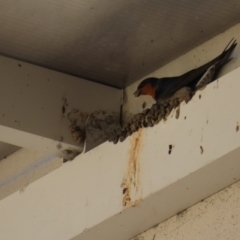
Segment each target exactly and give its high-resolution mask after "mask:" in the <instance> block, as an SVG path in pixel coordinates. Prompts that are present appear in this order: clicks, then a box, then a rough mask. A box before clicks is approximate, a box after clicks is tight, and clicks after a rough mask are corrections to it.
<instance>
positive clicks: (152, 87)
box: [134, 77, 158, 99]
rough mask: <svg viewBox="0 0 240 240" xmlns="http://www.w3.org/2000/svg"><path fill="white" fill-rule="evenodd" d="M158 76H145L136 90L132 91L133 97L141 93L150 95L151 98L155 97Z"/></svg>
mask: <svg viewBox="0 0 240 240" xmlns="http://www.w3.org/2000/svg"><path fill="white" fill-rule="evenodd" d="M157 82H158V78H154V77H151V78H146V79H144V80H143V81H142V82H141V83H140V84H139V85H138V88H137V90H136V91H135V92H134V96H135V97H139V96H141V95H149V96H152V97H153V99H156V87H157Z"/></svg>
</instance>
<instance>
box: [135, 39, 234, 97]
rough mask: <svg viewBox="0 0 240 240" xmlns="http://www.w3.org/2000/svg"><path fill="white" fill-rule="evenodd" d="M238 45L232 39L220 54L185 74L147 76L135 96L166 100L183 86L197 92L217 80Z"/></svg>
mask: <svg viewBox="0 0 240 240" xmlns="http://www.w3.org/2000/svg"><path fill="white" fill-rule="evenodd" d="M236 45H237V42H236V40H235V39H232V40H231V41H230V42H229V43H228V45H227V46H226V48H225V49H224V50H223V52H222V53H221V54H220V55H219V56H217V57H216V58H214V59H213V60H212V61H210V62H208V63H206V64H204V65H202V66H200V67H198V68H196V69H192V70H190V71H188V72H186V73H184V74H183V75H180V76H176V77H164V78H155V77H150V78H146V79H144V80H143V81H142V82H141V83H140V84H139V85H138V88H137V90H136V91H135V92H134V96H135V97H139V96H141V95H149V96H151V97H152V98H153V99H154V100H155V101H162V100H163V101H164V100H167V99H169V98H171V97H172V96H173V95H174V94H175V93H177V92H178V91H180V90H181V89H183V88H186V89H188V90H190V91H192V92H195V91H197V90H199V89H201V88H203V87H204V86H206V85H207V84H209V83H210V82H212V81H214V80H216V78H217V76H218V74H219V72H220V70H221V68H222V67H223V66H224V65H225V64H226V63H228V62H229V61H230V60H231V59H232V58H230V55H231V54H232V52H233V50H234V49H235V47H236Z"/></svg>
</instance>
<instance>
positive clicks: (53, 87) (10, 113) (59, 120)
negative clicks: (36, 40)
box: [0, 56, 121, 158]
mask: <svg viewBox="0 0 240 240" xmlns="http://www.w3.org/2000/svg"><path fill="white" fill-rule="evenodd" d="M0 72H1V82H0V109H1V110H0V132H1V134H0V141H3V142H6V143H10V144H13V145H16V146H20V147H24V148H29V149H32V150H36V151H41V152H46V153H50V154H53V155H57V156H59V157H64V158H69V157H68V154H64V153H65V152H66V151H65V150H72V151H74V152H75V151H76V152H77V153H81V152H82V150H83V144H80V145H78V144H77V143H76V142H74V141H73V139H72V136H71V134H70V131H69V125H70V122H69V120H68V119H67V117H66V115H67V113H68V112H69V111H70V110H72V109H73V108H74V109H79V110H80V111H81V112H86V113H92V112H94V111H99V110H104V111H114V112H117V113H119V109H120V95H121V92H120V90H118V89H114V88H111V87H108V86H104V85H100V84H97V83H93V82H89V81H86V80H84V79H80V78H77V77H73V76H69V75H66V74H62V73H59V72H56V71H52V70H49V69H45V68H41V67H38V66H35V65H32V64H28V63H25V62H21V61H17V60H13V59H10V58H7V57H3V56H0ZM87 148H88V150H89V149H91V148H92V146H91V142H88V143H87ZM70 155H71V154H70Z"/></svg>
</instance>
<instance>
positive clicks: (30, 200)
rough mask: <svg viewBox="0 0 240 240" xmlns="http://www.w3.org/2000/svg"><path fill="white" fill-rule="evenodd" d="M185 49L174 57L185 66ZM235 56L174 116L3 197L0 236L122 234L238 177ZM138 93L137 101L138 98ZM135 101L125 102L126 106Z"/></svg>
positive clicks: (83, 239)
mask: <svg viewBox="0 0 240 240" xmlns="http://www.w3.org/2000/svg"><path fill="white" fill-rule="evenodd" d="M239 28H240V25H237V26H236V27H234V28H232V29H230V30H229V31H228V32H226V33H224V34H222V35H220V36H218V37H217V38H215V39H212V40H211V41H209V42H208V43H206V45H204V46H205V47H206V46H208V47H209V48H208V49H210V50H211V49H213V46H214V44H215V41H218V43H219V44H220V43H221V46H218V45H217V46H216V47H217V48H218V50H219V51H220V52H221V51H222V49H223V48H224V46H225V40H226V43H227V42H228V40H229V39H230V38H232V37H236V38H237V40H238V41H239V40H240V35H239V34H240V31H239ZM221 39H222V41H220V40H221ZM224 39H225V40H224ZM223 40H224V41H223ZM210 43H211V44H210ZM204 46H200V47H199V48H198V50H195V52H196V53H200V52H202V49H206V48H205V47H204ZM238 49H239V48H238ZM238 49H237V50H236V52H235V53H237V52H238ZM210 50H209V53H210ZM219 51H217V54H218V53H219ZM191 54H192V52H190V53H189V55H191ZM189 55H185V56H183V57H182V58H180V60H181V61H180V62H179V63H178V64H179V65H181V64H183V65H185V64H186V67H187V66H188V65H187V64H188V63H191V61H189V60H188V61H187V59H188V57H189ZM205 55H206V56H207V55H208V54H206V53H204V54H203V55H200V56H205ZM215 56H216V54H215V55H214V56H211V57H215ZM178 61H179V59H177V60H176V62H175V63H174V62H173V63H170V64H172V66H176V65H177V62H178ZM206 61H207V59H206ZM237 62H238V63H239V58H238V59H235V60H234V61H232V62H231V63H229V65H228V66H226V68H225V69H227V68H231V67H233V69H231V71H229V73H228V74H225V75H224V76H222V77H221V78H220V79H219V80H218V81H215V82H213V83H212V84H210V85H209V86H208V87H207V88H206V89H204V90H203V91H201V92H199V93H198V94H196V95H195V96H194V98H193V99H192V100H191V101H190V102H189V103H188V104H187V105H186V104H182V105H181V111H180V117H179V119H178V120H176V119H175V118H174V117H171V115H170V117H169V118H168V120H167V121H166V122H161V123H160V124H158V125H157V126H155V127H153V128H147V129H143V130H141V131H139V132H138V133H135V134H133V136H131V137H129V138H127V139H126V140H125V141H124V142H123V143H118V144H117V145H113V144H111V143H107V142H106V143H104V144H102V145H100V146H98V147H97V148H95V149H93V150H92V151H89V152H87V153H86V154H84V155H80V156H78V157H77V158H76V160H75V161H73V162H70V163H68V164H65V165H64V167H61V168H58V169H56V170H55V171H53V172H52V173H51V174H48V175H46V176H45V177H43V178H41V179H39V180H37V181H35V182H34V183H32V184H30V185H28V186H27V187H26V189H25V191H24V192H23V193H22V194H19V193H14V194H12V195H11V196H9V197H7V198H5V199H3V200H2V201H1V202H0V212H1V216H2V217H0V226H1V231H0V239H7V240H8V239H16V238H18V239H25V240H28V239H29V240H30V239H31V240H32V239H35V240H38V239H46V240H48V239H49V240H52V239H60V240H66V239H74V240H92V239H104V240H112V239H114V240H126V239H130V238H132V237H134V236H135V235H137V234H138V233H141V232H143V231H144V230H146V229H148V228H150V227H152V226H154V225H155V224H158V223H160V222H161V221H163V220H165V219H167V218H169V217H170V216H173V215H174V214H176V213H178V212H179V211H182V210H184V209H185V208H187V207H189V206H191V205H193V204H195V203H196V202H198V201H200V200H201V199H203V198H206V197H208V196H209V195H211V194H213V193H215V192H217V191H219V190H220V189H222V188H224V187H226V186H228V185H230V184H231V183H233V182H235V181H237V180H239V179H240V171H239V169H240V161H239V154H240V126H239V123H240V111H239V106H238V103H239V102H240V94H239V89H240V81H239V78H240V67H238V68H236V69H234V68H235V67H237V66H236V63H237ZM175 64H176V65H175ZM200 64H201V63H200ZM238 66H240V64H238ZM189 68H191V66H190V67H189ZM169 69H170V66H169ZM187 70H189V69H187ZM133 87H134V86H131V87H130V88H133ZM130 88H129V92H131V91H132V90H133V89H130ZM200 95H201V97H200ZM138 101H139V106H140V105H141V103H142V101H143V100H141V101H140V100H138ZM131 106H132V108H131ZM136 107H137V105H136V104H135V103H134V102H133V104H132V105H131V104H129V105H128V108H129V109H130V110H131V109H132V111H134V110H133V108H136ZM138 110H140V107H139V109H138ZM170 144H171V145H173V149H172V152H171V154H169V145H170ZM12 229H14V231H12Z"/></svg>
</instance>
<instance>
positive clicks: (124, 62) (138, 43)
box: [0, 0, 240, 88]
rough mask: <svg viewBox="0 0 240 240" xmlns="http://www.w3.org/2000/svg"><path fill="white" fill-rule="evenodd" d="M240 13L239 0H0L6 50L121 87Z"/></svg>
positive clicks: (0, 37)
mask: <svg viewBox="0 0 240 240" xmlns="http://www.w3.org/2000/svg"><path fill="white" fill-rule="evenodd" d="M239 13H240V1H239V0H229V1H226V0H198V1H192V0H114V1H112V0H101V1H99V0H34V1H32V0H0V22H1V34H0V54H2V55H6V56H11V57H13V58H17V59H20V60H24V61H27V62H30V63H34V64H37V65H41V66H43V67H47V68H50V69H55V70H57V71H61V72H65V73H69V74H72V75H76V76H81V77H84V78H86V79H90V80H94V81H97V82H101V83H104V84H108V85H111V86H115V87H120V88H121V87H124V86H126V85H129V84H130V83H132V82H134V81H136V80H137V79H139V78H142V77H144V76H145V75H146V74H148V73H150V72H152V71H154V70H155V69H157V68H159V67H161V66H162V65H164V64H166V63H167V62H169V61H170V60H172V59H174V58H176V57H178V56H179V55H181V54H183V53H185V52H187V51H188V50H190V49H192V48H194V47H196V46H197V45H199V44H201V43H203V42H205V41H206V40H208V39H210V38H212V37H213V36H214V35H217V34H219V33H220V32H222V31H224V30H226V29H227V28H229V27H231V26H233V25H235V24H236V23H238V22H239V20H240V14H239Z"/></svg>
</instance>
